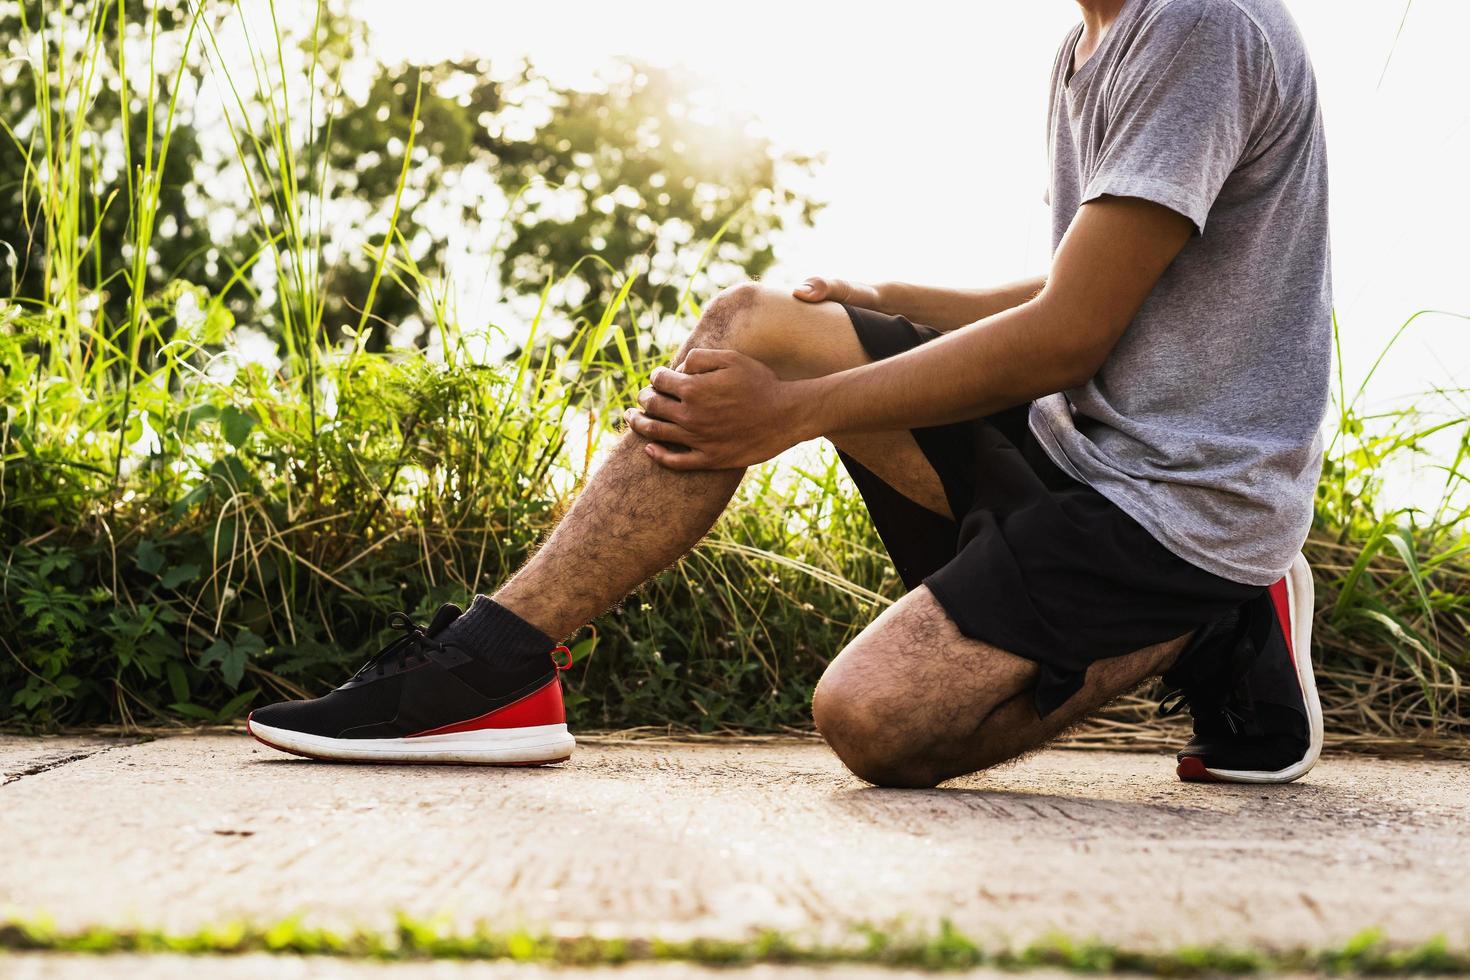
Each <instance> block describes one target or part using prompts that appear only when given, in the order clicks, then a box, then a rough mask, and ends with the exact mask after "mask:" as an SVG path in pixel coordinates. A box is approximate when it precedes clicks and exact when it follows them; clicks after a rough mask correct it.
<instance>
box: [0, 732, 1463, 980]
mask: <svg viewBox="0 0 1470 980" xmlns="http://www.w3.org/2000/svg"><path fill="white" fill-rule="evenodd" d="M0 773H3V776H0V782H3V785H0V840H3V841H4V853H5V860H4V861H3V862H0V909H4V910H6V911H8V912H9V913H10V914H16V913H19V914H26V915H28V914H31V913H36V912H46V913H48V914H50V915H51V916H52V917H53V918H55V919H56V921H57V922H58V924H59V925H61V926H64V927H66V926H81V925H88V924H106V925H114V926H123V925H129V924H133V925H146V926H155V927H162V928H170V929H178V930H184V929H189V928H191V927H194V926H198V925H203V924H209V923H218V922H221V921H224V920H230V919H238V918H246V919H252V920H257V921H273V920H276V919H279V918H281V917H283V916H285V915H288V914H299V915H301V916H303V917H304V918H305V919H306V920H308V921H309V922H311V923H313V924H319V925H326V926H334V927H346V926H368V927H387V926H389V925H390V924H391V916H392V913H393V912H394V910H403V911H405V912H409V913H411V914H414V915H418V916H425V917H429V916H434V915H438V914H443V915H445V916H448V917H449V918H451V919H452V920H454V921H457V922H463V923H465V924H469V923H472V922H474V921H476V920H480V919H484V920H488V921H489V922H490V923H492V924H493V925H494V926H495V927H497V928H511V927H514V926H517V925H528V926H531V927H534V928H550V929H553V930H556V931H568V932H575V933H586V932H588V931H595V932H596V933H598V934H629V935H642V936H653V935H657V936H661V937H667V938H685V937H690V936H696V935H703V936H721V937H732V938H733V937H739V936H742V935H744V934H747V933H748V932H749V931H750V930H753V929H755V928H758V927H774V928H778V929H783V930H792V931H795V932H797V933H800V934H802V935H804V936H810V937H813V938H823V937H827V938H831V937H834V936H837V935H845V934H846V929H847V927H848V926H849V925H850V924H852V923H854V922H860V921H868V922H875V923H891V922H894V921H898V920H906V921H908V922H909V923H911V924H912V925H913V926H915V927H916V928H920V929H924V930H926V931H927V930H931V929H932V928H933V927H934V926H935V925H936V924H937V922H938V921H939V920H940V919H941V918H949V919H950V920H952V921H953V922H954V923H955V925H956V926H958V927H959V928H960V929H962V930H963V931H965V932H966V933H968V934H969V935H971V936H973V937H974V938H976V939H979V940H982V941H986V942H995V943H1024V942H1027V941H1029V940H1031V939H1034V938H1037V937H1038V936H1040V935H1042V934H1044V933H1046V932H1048V931H1052V930H1062V931H1064V932H1066V933H1068V934H1071V935H1073V936H1075V937H1078V938H1086V937H1098V938H1102V939H1105V940H1107V941H1110V942H1113V943H1117V944H1120V945H1132V946H1149V947H1158V946H1172V945H1176V944H1180V943H1196V942H1199V943H1209V942H1225V943H1229V944H1232V945H1244V944H1258V943H1259V944H1267V945H1271V946H1287V947H1296V946H1303V945H1305V946H1317V945H1324V944H1328V943H1335V942H1340V941H1342V940H1344V939H1346V938H1348V937H1349V936H1351V935H1352V934H1354V933H1356V932H1358V931H1359V930H1361V929H1364V928H1366V927H1370V926H1377V927H1381V928H1382V929H1384V930H1385V932H1386V933H1387V934H1388V936H1389V937H1390V938H1392V939H1393V940H1394V941H1396V942H1417V941H1419V940H1423V939H1425V938H1428V937H1430V936H1432V935H1434V934H1436V933H1442V934H1444V935H1445V936H1446V937H1447V938H1448V939H1449V940H1450V941H1451V942H1454V943H1458V944H1463V943H1466V942H1470V918H1467V916H1466V915H1465V910H1466V909H1467V908H1470V846H1467V843H1470V831H1467V828H1470V773H1467V771H1466V768H1465V767H1464V766H1463V765H1461V764H1456V763H1430V762H1406V761H1379V760H1369V759H1362V758H1346V757H1337V758H1334V757H1330V756H1329V757H1328V758H1327V759H1326V760H1324V761H1323V762H1322V763H1321V765H1319V766H1318V768H1317V770H1316V771H1314V772H1313V773H1312V774H1311V775H1310V776H1309V777H1308V779H1307V781H1305V782H1303V783H1300V784H1296V785H1293V786H1288V787H1276V788H1271V789H1252V788H1245V787H1221V786H1203V787H1202V786H1187V785H1183V784H1180V783H1178V782H1176V781H1175V780H1174V778H1173V774H1172V771H1171V766H1170V763H1169V760H1168V759H1167V758H1166V757H1163V756H1156V755H1146V754H1144V755H1137V754H1124V753H1100V752H1098V753H1085V752H1063V751H1049V752H1043V753H1040V754H1038V755H1035V756H1032V757H1031V758H1029V759H1027V760H1025V761H1024V762H1022V763H1020V764H1017V765H1013V766H1010V767H1007V768H1005V769H1002V770H999V771H996V772H993V773H990V774H987V775H984V776H979V777H972V778H969V779H965V780H960V781H957V782H955V783H952V784H949V785H947V786H946V787H944V788H942V789H938V790H931V791H897V790H879V789H873V788H870V787H867V786H865V785H863V784H861V783H860V782H858V781H857V780H856V779H854V778H852V777H851V776H849V775H847V774H846V773H845V771H843V770H842V769H841V767H840V766H839V765H838V764H837V763H836V762H835V760H834V759H833V757H832V756H831V755H830V754H828V752H827V751H826V750H825V749H824V748H823V747H822V746H821V745H820V744H818V743H814V742H782V743H768V744H738V743H737V744H708V743H705V744H693V745H691V744H668V743H662V744H650V743H631V744H616V743H603V744H592V745H583V746H582V747H580V748H579V750H578V753H577V755H576V756H575V757H574V758H573V761H572V763H570V764H568V765H565V766H561V767H556V768H547V769H530V770H496V769H477V768H459V767H453V768H411V767H372V766H360V767H359V766H343V765H325V764H320V763H313V762H307V761H304V760H295V759H293V758H290V757H288V756H284V755H280V754H278V753H275V752H273V751H271V750H269V749H266V748H265V747H263V746H260V745H257V744H256V743H254V742H252V741H250V740H249V739H247V738H246V737H244V736H228V735H210V736H179V737H174V738H165V739H159V740H156V741H151V742H141V743H133V744H129V743H126V742H115V741H107V740H102V739H44V740H28V739H21V738H0ZM48 962H53V965H57V966H59V965H61V963H62V961H61V960H56V961H48ZM343 969H344V970H346V969H347V968H346V967H343ZM446 972H448V968H446ZM344 975H346V974H344Z"/></svg>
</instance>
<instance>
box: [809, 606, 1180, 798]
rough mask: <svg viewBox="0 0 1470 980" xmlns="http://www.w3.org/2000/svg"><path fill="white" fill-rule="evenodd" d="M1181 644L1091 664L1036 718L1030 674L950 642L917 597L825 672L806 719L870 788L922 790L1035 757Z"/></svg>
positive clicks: (1009, 658)
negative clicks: (1068, 693)
mask: <svg viewBox="0 0 1470 980" xmlns="http://www.w3.org/2000/svg"><path fill="white" fill-rule="evenodd" d="M1184 639H1185V638H1183V637H1181V638H1179V639H1178V640H1174V641H1171V642H1169V643H1166V644H1160V645H1158V646H1155V647H1149V648H1147V649H1145V650H1140V651H1136V652H1135V653H1132V654H1128V655H1125V656H1122V657H1114V658H1111V659H1108V660H1100V661H1098V662H1097V663H1095V664H1093V665H1092V667H1091V668H1090V669H1089V671H1088V674H1087V680H1086V683H1085V685H1084V686H1083V689H1082V690H1081V691H1079V692H1078V693H1077V694H1074V695H1073V696H1072V697H1071V698H1070V699H1068V701H1067V702H1066V703H1065V704H1064V705H1063V706H1062V707H1061V708H1059V709H1057V710H1056V711H1053V712H1051V713H1050V714H1049V715H1047V716H1046V717H1045V718H1042V717H1040V716H1039V715H1038V714H1037V711H1036V707H1035V703H1034V699H1033V692H1034V688H1035V685H1036V679H1037V677H1038V675H1039V672H1040V668H1039V667H1038V666H1037V664H1036V663H1035V662H1033V661H1031V660H1028V659H1026V658H1024V657H1019V656H1016V655H1015V654H1013V653H1009V652H1007V651H1005V650H1002V649H1000V648H998V647H995V646H992V645H990V644H988V643H984V642H982V641H980V640H973V639H970V638H969V637H967V636H965V635H963V634H962V633H960V631H959V629H958V627H956V626H955V624H954V622H953V621H952V620H951V619H950V618H949V617H948V615H947V614H946V613H945V611H944V609H943V607H942V606H940V604H939V602H938V601H937V600H936V599H935V598H934V596H933V594H932V593H931V592H930V591H929V590H928V588H927V587H924V586H921V587H919V588H917V589H915V590H914V591H912V592H910V593H909V594H908V595H906V596H904V597H903V598H902V599H900V600H899V601H898V602H896V603H894V604H893V605H892V606H891V607H889V608H888V609H887V610H885V611H884V612H883V614H882V615H880V616H879V617H878V618H877V619H875V620H874V621H873V622H872V623H871V624H870V625H869V626H868V628H867V629H865V630H864V631H863V632H862V633H861V634H859V636H858V637H857V638H856V639H855V640H853V642H852V643H850V644H849V645H848V646H847V647H846V648H845V649H844V650H843V651H842V652H841V653H840V654H839V655H838V656H837V657H836V659H834V660H833V661H832V663H831V665H830V666H829V667H828V668H827V671H826V673H825V674H824V675H823V676H822V679H821V681H820V683H819V684H818V685H817V690H816V693H815V695H814V697H813V699H812V710H813V714H814V716H815V717H816V720H817V726H818V728H819V729H820V730H821V732H822V735H823V736H824V737H825V738H826V739H827V741H828V743H829V744H830V745H831V746H832V748H833V750H834V751H836V752H837V754H838V756H839V757H840V758H841V759H842V761H843V762H844V763H846V764H847V766H848V767H849V768H850V769H852V771H853V772H854V773H856V774H857V775H858V776H861V777H862V778H864V779H867V780H868V781H869V782H874V783H877V784H879V785H886V786H933V785H935V784H936V783H939V782H942V781H943V780H945V779H950V778H953V777H955V776H960V775H964V774H965V773H970V772H975V771H977V770H979V769H984V768H987V767H989V766H992V765H995V764H997V763H999V762H1003V761H1005V760H1006V759H1010V758H1014V757H1015V756H1017V755H1019V754H1021V753H1023V752H1025V751H1027V750H1029V749H1032V748H1035V747H1036V746H1039V745H1041V744H1042V743H1044V742H1045V741H1047V740H1048V739H1050V738H1053V737H1054V736H1056V735H1057V734H1058V733H1060V732H1061V731H1063V730H1064V729H1066V728H1067V727H1069V726H1070V725H1072V724H1075V723H1076V722H1077V721H1079V720H1081V719H1082V718H1084V717H1086V716H1087V715H1089V714H1091V713H1092V712H1094V711H1096V710H1097V709H1098V708H1100V707H1101V706H1102V705H1104V704H1106V703H1107V702H1108V701H1111V700H1112V699H1113V698H1116V697H1118V696H1120V695H1122V694H1124V693H1127V692H1128V691H1130V690H1132V689H1133V688H1135V687H1137V686H1138V685H1139V684H1140V683H1142V682H1144V681H1146V680H1147V679H1149V678H1150V677H1152V676H1154V675H1155V674H1158V673H1161V672H1162V671H1163V669H1164V667H1165V666H1167V664H1168V663H1169V662H1170V661H1171V660H1172V657H1173V655H1175V654H1177V653H1178V650H1179V649H1180V647H1182V646H1183V643H1184Z"/></svg>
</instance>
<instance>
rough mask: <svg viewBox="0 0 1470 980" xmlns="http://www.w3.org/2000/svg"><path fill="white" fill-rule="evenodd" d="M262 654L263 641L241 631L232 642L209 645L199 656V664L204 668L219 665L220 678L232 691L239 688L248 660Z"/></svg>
mask: <svg viewBox="0 0 1470 980" xmlns="http://www.w3.org/2000/svg"><path fill="white" fill-rule="evenodd" d="M264 652H265V641H264V640H262V639H261V638H260V637H258V636H256V635H255V634H254V633H252V632H251V631H250V630H248V629H242V630H240V631H239V632H238V633H237V634H235V639H234V641H233V642H231V641H229V640H226V639H218V640H215V641H214V642H213V643H211V644H210V645H209V647H208V648H207V649H206V650H205V651H204V652H203V653H202V654H200V655H199V663H200V664H202V665H204V666H208V665H209V664H219V673H220V677H222V678H224V682H225V683H226V684H228V685H230V688H231V689H232V690H233V689H234V688H237V687H239V686H240V681H241V679H242V678H243V677H244V676H245V664H246V663H247V662H248V661H249V659H250V658H251V657H252V656H254V655H256V654H260V653H264Z"/></svg>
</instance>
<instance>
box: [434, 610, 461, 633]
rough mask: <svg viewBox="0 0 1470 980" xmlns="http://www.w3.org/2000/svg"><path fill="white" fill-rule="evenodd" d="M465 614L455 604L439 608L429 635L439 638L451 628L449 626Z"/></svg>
mask: <svg viewBox="0 0 1470 980" xmlns="http://www.w3.org/2000/svg"><path fill="white" fill-rule="evenodd" d="M463 613H464V610H463V609H461V608H459V607H458V606H456V605H455V604H454V603H452V602H446V603H444V605H442V606H440V607H439V611H438V612H436V613H435V614H434V620H433V622H431V623H429V635H430V636H437V635H438V634H440V633H442V632H444V631H445V630H446V629H448V628H449V624H450V623H452V622H454V621H455V620H456V619H458V618H459V617H460V616H461V615H462V614H463Z"/></svg>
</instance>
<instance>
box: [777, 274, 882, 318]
mask: <svg viewBox="0 0 1470 980" xmlns="http://www.w3.org/2000/svg"><path fill="white" fill-rule="evenodd" d="M791 295H792V296H795V297H796V298H797V299H799V300H805V301H806V302H808V303H820V302H822V301H823V300H828V299H830V300H832V301H833V302H834V303H846V304H847V305H849V306H860V307H862V308H863V309H865V310H877V311H878V312H882V296H881V294H880V292H879V290H878V287H877V286H869V285H868V284H867V283H865V282H849V281H848V280H846V279H827V278H824V277H822V276H808V277H807V280H806V282H804V283H802V284H801V285H800V286H797V287H796V288H795V289H793V290H792V291H791Z"/></svg>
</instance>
